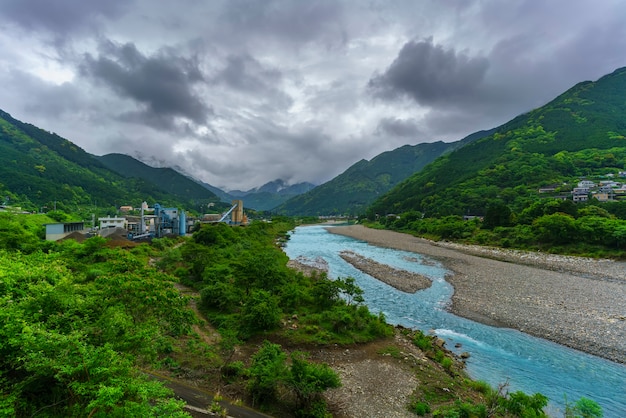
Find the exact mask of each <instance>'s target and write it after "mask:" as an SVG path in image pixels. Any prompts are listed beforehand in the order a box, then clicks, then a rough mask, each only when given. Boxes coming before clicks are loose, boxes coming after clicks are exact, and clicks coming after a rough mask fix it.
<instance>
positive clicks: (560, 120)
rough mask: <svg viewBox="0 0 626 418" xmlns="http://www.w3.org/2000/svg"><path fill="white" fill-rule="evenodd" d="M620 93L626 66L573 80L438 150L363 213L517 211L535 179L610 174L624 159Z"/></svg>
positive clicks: (533, 195)
mask: <svg viewBox="0 0 626 418" xmlns="http://www.w3.org/2000/svg"><path fill="white" fill-rule="evenodd" d="M625 97H626V68H621V69H618V70H616V71H615V72H613V73H612V74H610V75H607V76H604V77H602V78H600V79H599V80H597V81H595V82H591V81H586V82H582V83H579V84H577V85H576V86H574V87H573V88H571V89H570V90H568V91H567V92H565V93H563V94H562V95H560V96H559V97H557V98H556V99H554V100H553V101H551V102H550V103H548V104H546V105H545V106H543V107H540V108H538V109H535V110H533V111H531V112H529V113H526V114H524V115H521V116H518V117H517V118H515V119H513V120H512V121H510V122H508V123H506V124H505V125H503V126H501V127H499V128H498V129H497V130H496V132H494V133H493V134H491V135H489V136H487V137H485V138H482V139H480V140H477V141H475V142H472V143H470V144H468V145H466V146H464V147H462V148H460V149H457V150H456V151H454V152H451V153H449V154H446V155H444V156H442V157H440V158H438V159H437V160H436V161H434V162H433V163H432V164H430V165H428V166H427V167H425V168H424V169H423V170H422V171H420V172H417V173H415V174H414V175H412V176H411V177H409V178H408V179H406V180H405V181H403V182H402V183H400V184H399V185H398V186H396V187H395V188H393V189H392V190H390V191H389V192H388V193H387V194H385V195H384V196H382V197H380V198H379V199H378V200H377V201H376V202H375V203H374V204H372V205H371V207H370V208H369V210H368V214H369V215H370V216H372V217H373V216H374V214H384V213H401V212H407V211H419V212H422V213H425V214H426V216H445V215H451V214H455V215H463V214H468V213H469V214H484V213H485V211H486V210H487V208H488V207H489V206H490V205H491V206H493V205H496V206H497V205H507V206H508V207H510V208H511V210H513V211H519V210H521V209H523V208H524V207H527V206H528V205H529V204H530V203H531V202H532V201H534V200H537V199H538V198H539V196H538V188H539V187H541V186H544V185H548V184H558V185H560V187H561V188H562V189H563V190H564V191H567V190H571V188H572V186H574V187H575V184H576V182H577V181H578V179H580V178H582V177H584V176H596V177H597V176H602V175H611V174H612V175H617V173H618V172H619V171H621V170H624V167H625V164H626V100H625ZM564 183H565V184H564ZM557 191H558V190H557Z"/></svg>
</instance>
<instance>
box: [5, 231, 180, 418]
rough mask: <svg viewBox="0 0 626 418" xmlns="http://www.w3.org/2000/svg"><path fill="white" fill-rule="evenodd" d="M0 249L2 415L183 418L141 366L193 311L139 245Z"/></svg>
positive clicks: (100, 242) (168, 395) (164, 346)
mask: <svg viewBox="0 0 626 418" xmlns="http://www.w3.org/2000/svg"><path fill="white" fill-rule="evenodd" d="M92 240H93V241H87V243H86V244H78V243H75V242H72V241H69V242H66V243H63V244H59V245H57V246H55V247H52V248H48V250H49V252H48V253H44V252H42V251H40V250H38V251H33V252H32V253H30V254H24V253H22V252H9V251H7V250H0V324H1V326H0V388H1V395H0V415H3V416H35V415H37V416H107V417H108V416H120V417H121V416H163V415H168V416H185V414H184V413H183V411H182V403H181V402H179V401H175V400H174V399H173V398H171V392H170V391H169V390H167V389H165V388H164V387H163V386H162V385H161V384H160V383H158V382H155V381H150V380H148V379H147V378H146V377H145V376H144V375H143V374H142V373H139V372H138V370H137V368H136V366H137V364H138V363H144V364H149V363H151V362H153V361H154V360H155V359H156V358H157V357H158V356H159V355H162V353H164V352H166V351H167V350H168V349H169V347H171V344H170V342H169V340H170V338H173V337H176V336H178V335H181V334H183V333H186V332H187V331H188V329H189V328H190V326H191V323H192V316H191V314H190V312H189V311H188V310H187V308H186V304H187V302H186V300H184V299H181V298H180V296H179V294H178V292H176V291H175V290H174V289H173V288H172V286H171V280H172V278H171V277H170V276H167V275H165V274H162V273H159V272H157V271H156V270H154V269H153V268H150V267H149V266H148V265H147V259H146V255H145V253H144V254H142V250H141V249H139V250H136V251H126V250H121V249H111V248H107V247H106V246H104V240H101V239H98V238H93V239H92Z"/></svg>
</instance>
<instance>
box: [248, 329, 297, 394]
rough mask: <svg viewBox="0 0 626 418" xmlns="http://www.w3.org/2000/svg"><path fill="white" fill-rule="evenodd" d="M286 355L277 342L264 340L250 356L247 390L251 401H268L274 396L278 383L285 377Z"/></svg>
mask: <svg viewBox="0 0 626 418" xmlns="http://www.w3.org/2000/svg"><path fill="white" fill-rule="evenodd" d="M286 359H287V355H286V354H285V353H284V352H283V350H282V349H281V348H280V345H278V344H272V343H270V342H269V341H267V340H266V341H264V342H263V345H261V347H260V348H259V350H258V351H257V352H256V353H255V354H254V355H253V356H252V364H251V365H250V380H249V381H248V391H249V392H250V395H251V396H252V403H253V404H258V403H259V401H269V400H272V399H274V398H275V397H276V394H277V393H278V388H279V385H280V383H282V382H283V381H284V380H285V379H286V378H287V372H288V370H287V366H286V365H285V360H286Z"/></svg>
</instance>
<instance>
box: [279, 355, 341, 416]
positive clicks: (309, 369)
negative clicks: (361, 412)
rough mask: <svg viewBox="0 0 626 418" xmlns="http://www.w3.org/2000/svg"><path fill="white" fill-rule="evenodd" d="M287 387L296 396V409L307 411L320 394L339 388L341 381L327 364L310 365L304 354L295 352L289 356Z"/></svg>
mask: <svg viewBox="0 0 626 418" xmlns="http://www.w3.org/2000/svg"><path fill="white" fill-rule="evenodd" d="M287 386H288V387H289V388H290V389H291V390H293V392H294V393H295V395H296V398H297V400H298V409H304V410H308V409H310V408H311V406H312V404H313V402H314V401H316V400H319V397H320V395H321V393H322V392H324V391H325V390H328V389H333V388H338V387H340V386H341V380H340V379H339V376H338V375H337V373H335V372H334V371H333V369H331V368H330V367H329V366H328V365H327V364H315V363H311V362H309V361H308V360H307V357H306V354H305V353H303V352H300V351H295V352H293V353H292V354H291V368H290V370H289V377H288V379H287Z"/></svg>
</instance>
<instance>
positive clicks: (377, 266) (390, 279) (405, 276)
mask: <svg viewBox="0 0 626 418" xmlns="http://www.w3.org/2000/svg"><path fill="white" fill-rule="evenodd" d="M339 256H340V257H341V258H343V259H344V260H345V261H347V262H348V263H350V264H352V265H353V266H354V267H355V268H357V269H359V270H361V271H362V272H364V273H365V274H369V275H370V276H372V277H373V278H375V279H378V280H380V281H381V282H383V283H386V284H388V285H389V286H393V287H395V288H396V289H398V290H400V291H402V292H406V293H415V292H417V291H418V290H422V289H428V288H429V287H430V285H431V281H430V279H429V278H427V277H425V276H422V275H421V274H417V273H411V272H410V271H406V270H399V269H395V268H393V267H390V266H388V265H385V264H381V263H379V262H377V261H374V260H372V259H371V258H366V257H363V256H362V255H360V254H356V253H355V252H353V251H342V252H341V254H339Z"/></svg>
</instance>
